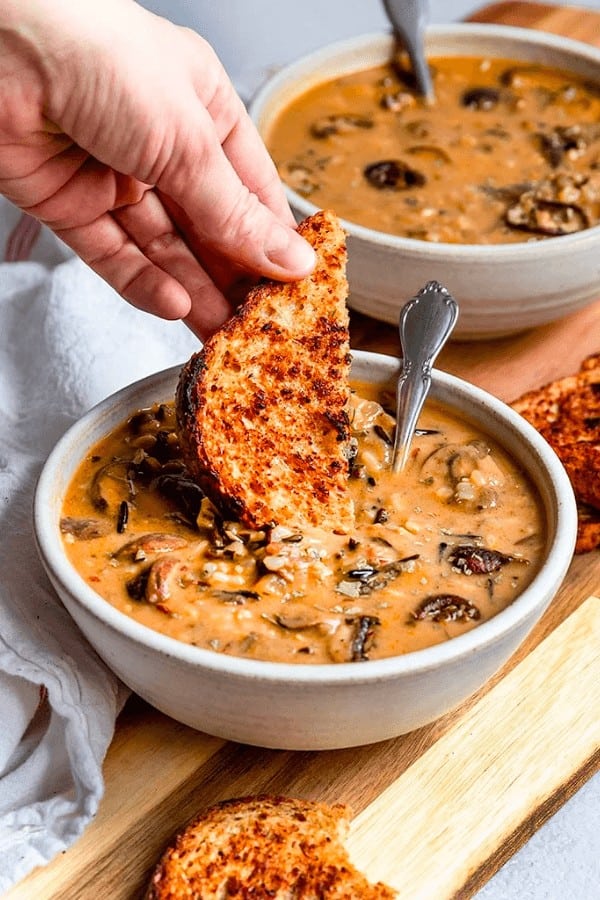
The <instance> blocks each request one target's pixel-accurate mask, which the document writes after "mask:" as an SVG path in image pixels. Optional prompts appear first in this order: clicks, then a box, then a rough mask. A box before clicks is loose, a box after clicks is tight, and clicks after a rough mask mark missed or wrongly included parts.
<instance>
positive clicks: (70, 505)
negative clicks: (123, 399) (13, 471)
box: [61, 384, 544, 663]
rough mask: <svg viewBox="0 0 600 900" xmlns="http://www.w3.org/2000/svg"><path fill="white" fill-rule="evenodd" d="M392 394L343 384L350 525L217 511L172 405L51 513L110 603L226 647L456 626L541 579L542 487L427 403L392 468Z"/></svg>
mask: <svg viewBox="0 0 600 900" xmlns="http://www.w3.org/2000/svg"><path fill="white" fill-rule="evenodd" d="M390 399H391V398H390V397H388V396H387V395H386V394H385V392H383V393H378V391H377V390H376V388H374V387H372V386H369V385H366V384H361V385H359V386H358V391H357V392H356V393H353V395H352V410H351V419H352V428H353V454H354V455H353V456H352V459H351V460H350V462H349V466H350V469H349V484H350V488H351V491H352V494H353V498H354V503H355V509H356V526H355V528H353V530H352V532H351V533H346V534H341V533H340V534H333V533H329V532H325V531H320V530H319V529H315V528H311V529H306V530H302V531H298V530H295V529H290V528H287V527H286V525H285V523H280V524H279V525H276V526H274V527H273V528H271V529H268V530H265V531H260V532H253V531H249V530H248V529H247V528H244V527H243V526H242V525H240V524H239V523H237V522H231V521H224V520H223V519H222V518H221V516H220V515H219V512H218V510H216V509H215V508H214V507H213V505H212V504H211V503H210V501H209V500H208V499H207V498H205V497H203V495H202V492H201V491H200V489H199V488H198V487H197V486H196V485H195V484H194V483H193V482H192V481H190V479H189V477H188V476H187V473H186V471H185V468H184V466H183V464H182V462H181V459H180V455H179V446H178V441H177V436H176V432H175V416H174V411H173V407H172V406H171V405H170V404H160V405H156V406H153V407H152V408H150V409H147V410H140V411H138V412H136V413H135V414H134V415H132V416H131V418H130V419H129V420H128V421H127V422H125V423H123V424H122V425H121V426H120V427H119V428H117V429H116V430H115V431H114V432H112V433H111V434H109V435H107V436H106V437H105V438H104V439H103V440H102V441H100V442H99V443H98V444H97V445H96V446H95V447H94V448H93V450H92V452H91V453H90V454H89V455H88V456H87V457H86V459H85V460H83V462H82V464H81V465H80V467H79V469H78V471H77V473H76V475H75V477H74V478H73V480H72V483H71V485H70V487H69V489H68V492H67V495H66V499H65V502H64V508H63V511H62V519H61V530H62V533H63V537H64V543H65V548H66V552H67V554H68V556H69V559H70V560H71V562H72V564H73V566H74V567H75V568H76V569H77V570H78V571H79V573H80V574H81V576H82V577H83V578H84V579H85V581H86V582H87V583H88V584H89V585H90V586H91V587H92V588H94V590H95V591H97V592H98V593H99V594H100V595H101V596H102V597H104V598H106V600H107V601H108V602H109V603H112V604H113V605H114V606H115V607H116V608H117V609H119V610H121V612H123V613H125V614H127V615H128V616H131V617H132V618H134V619H136V620H137V621H138V622H141V623H142V624H144V625H147V626H148V627H150V628H153V629H156V630H157V631H160V632H163V633H164V634H167V635H170V636H171V637H174V638H177V639H179V640H181V641H185V642H187V643H189V644H193V645H195V646H197V647H204V648H208V649H211V650H214V651H217V652H220V653H228V654H233V655H237V656H245V657H252V658H256V659H263V660H279V661H285V662H297V663H324V662H327V663H331V662H351V661H356V662H358V661H361V660H367V659H378V658H381V657H388V656H394V655H397V654H402V653H408V652H410V651H412V650H417V649H420V648H422V647H426V646H429V645H432V644H436V643H439V642H441V641H446V640H448V639H449V638H452V637H454V636H455V635H459V634H462V633H463V632H465V631H467V630H468V629H470V628H473V627H475V626H476V625H477V624H478V623H481V622H484V621H485V620H486V619H489V618H490V617H491V616H494V615H495V614H496V613H497V612H499V611H500V610H502V609H503V608H504V607H506V606H507V604H510V603H511V602H512V601H513V600H514V598H515V597H516V596H517V595H518V594H519V593H521V591H522V590H523V589H524V588H525V587H526V585H527V584H528V583H529V582H530V581H531V579H532V578H533V576H534V575H535V573H536V571H537V569H538V567H539V564H540V558H541V554H542V552H543V546H544V526H543V520H542V513H541V509H540V505H539V502H538V498H537V496H536V493H535V491H534V489H533V487H532V485H531V484H530V483H529V481H528V480H527V479H526V478H525V477H524V474H523V472H521V471H520V470H519V469H518V468H517V467H516V466H515V465H514V463H513V462H512V461H511V459H510V458H509V457H508V456H507V454H506V453H505V452H504V451H503V450H502V449H501V448H500V447H498V446H497V445H496V444H495V443H494V442H493V441H490V440H489V439H488V438H487V437H486V436H485V435H484V434H482V433H481V432H480V431H479V430H478V429H477V428H474V427H472V426H471V425H470V424H469V423H468V422H465V421H463V420H462V419H459V418H458V417H456V416H454V415H452V413H451V411H449V410H446V409H443V408H441V407H439V406H437V405H435V404H433V403H430V404H428V405H427V406H426V408H425V410H424V412H423V414H422V417H421V420H420V422H419V431H418V433H417V435H416V437H415V440H414V445H413V447H412V448H411V456H410V460H409V462H408V464H407V466H406V469H405V470H404V472H402V473H401V474H394V473H392V471H391V466H390V459H391V445H392V437H393V432H394V426H395V422H394V419H393V418H392V416H391V415H390V414H389V413H388V412H386V410H385V408H384V407H385V406H386V405H387V403H388V402H389V400H390ZM382 404H383V405H382Z"/></svg>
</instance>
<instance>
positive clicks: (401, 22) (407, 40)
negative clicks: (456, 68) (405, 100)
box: [383, 0, 434, 101]
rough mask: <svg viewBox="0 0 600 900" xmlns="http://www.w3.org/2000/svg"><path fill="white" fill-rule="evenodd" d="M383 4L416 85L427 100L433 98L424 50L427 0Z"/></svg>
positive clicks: (404, 0) (390, 0) (386, 0)
mask: <svg viewBox="0 0 600 900" xmlns="http://www.w3.org/2000/svg"><path fill="white" fill-rule="evenodd" d="M383 5H384V7H385V11H386V13H387V16H388V19H389V20H390V22H391V23H392V25H393V27H394V31H395V32H396V34H397V35H398V37H400V39H401V41H402V43H403V44H404V47H405V48H406V51H407V53H408V55H409V58H410V62H411V65H412V68H413V73H414V76H415V80H416V82H417V87H418V88H419V90H420V92H421V93H422V94H423V95H424V97H425V98H426V99H427V100H430V101H431V100H433V96H434V94H433V82H432V79H431V72H430V71H429V66H428V64H427V60H426V58H425V52H424V44H425V41H424V37H425V27H426V25H427V20H428V18H429V15H428V13H429V9H428V6H429V4H428V2H427V0H383Z"/></svg>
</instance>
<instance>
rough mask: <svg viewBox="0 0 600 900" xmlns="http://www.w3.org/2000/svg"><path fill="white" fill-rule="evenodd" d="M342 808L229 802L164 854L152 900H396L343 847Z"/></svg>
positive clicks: (292, 801) (266, 800)
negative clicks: (190, 899)
mask: <svg viewBox="0 0 600 900" xmlns="http://www.w3.org/2000/svg"><path fill="white" fill-rule="evenodd" d="M349 822H350V810H349V808H348V807H347V806H346V805H345V804H341V803H336V804H334V805H331V806H330V805H327V804H325V803H318V802H316V801H311V800H302V799H296V798H290V797H278V796H265V795H259V796H256V797H246V798H240V799H232V800H225V801H223V802H221V803H219V804H217V805H215V806H212V807H210V808H208V809H206V810H205V811H204V812H203V813H201V814H200V815H199V816H197V817H196V818H195V819H193V820H192V821H191V822H190V823H189V824H188V825H187V827H186V828H184V830H183V831H181V832H180V833H179V834H178V835H177V837H176V838H175V839H174V841H173V843H172V844H171V845H170V846H169V847H168V848H167V849H166V850H165V852H164V854H163V856H162V858H161V860H160V862H159V863H158V865H157V867H156V870H155V872H154V874H153V876H152V879H151V882H150V886H149V889H148V892H147V895H146V898H147V900H180V898H195V900H233V898H237V900H359V898H360V900H393V898H395V897H396V896H397V894H396V892H395V891H393V890H392V889H391V888H389V887H387V886H386V885H384V884H382V883H377V884H371V883H370V882H368V881H367V879H366V878H365V877H364V875H363V874H362V873H361V872H359V871H358V870H357V869H356V868H355V867H354V866H353V865H352V864H351V863H350V861H349V859H348V855H347V853H346V850H345V848H344V843H343V842H344V839H345V837H346V834H347V831H348V828H349Z"/></svg>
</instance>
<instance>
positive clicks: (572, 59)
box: [250, 23, 600, 339]
mask: <svg viewBox="0 0 600 900" xmlns="http://www.w3.org/2000/svg"><path fill="white" fill-rule="evenodd" d="M392 48H393V40H392V38H391V36H390V35H389V34H386V33H382V34H371V35H363V36H360V37H357V38H353V39H350V40H347V41H342V42H338V43H335V44H331V45H329V46H326V47H323V48H322V49H320V50H317V51H315V52H314V53H311V54H310V55H308V56H306V57H304V58H302V59H300V60H298V61H297V62H295V63H292V64H291V65H289V66H286V67H285V68H284V69H282V70H280V71H279V72H278V73H277V74H276V75H275V76H274V77H273V78H272V79H270V80H269V81H268V82H267V83H266V84H265V85H264V87H263V88H262V89H261V90H260V91H259V92H258V94H257V95H256V97H255V99H254V101H253V102H252V104H251V106H250V114H251V116H252V118H253V119H254V121H255V123H256V125H257V127H258V130H259V132H260V133H261V135H262V136H263V137H266V138H268V134H269V129H270V127H271V124H272V122H273V121H274V120H275V119H276V118H277V116H278V115H279V113H280V112H281V111H282V110H283V109H284V108H285V107H286V106H287V105H288V104H289V103H290V102H291V101H292V100H293V99H294V98H296V97H298V96H299V95H301V94H303V93H304V92H305V91H306V90H308V89H310V88H311V87H314V86H315V85H317V84H319V83H320V82H323V81H326V80H329V79H331V78H335V77H337V76H340V75H344V74H348V73H350V72H353V71H357V70H360V69H366V68H369V67H372V66H376V65H380V64H381V63H383V62H386V61H387V60H389V59H390V57H391V53H392ZM426 50H427V53H428V54H429V55H432V56H436V55H438V56H460V55H463V56H486V55H487V56H493V57H503V58H514V59H520V60H524V61H527V62H532V63H535V62H539V63H543V64H545V65H550V66H555V67H557V68H560V69H567V70H569V71H572V72H573V73H575V74H578V75H582V76H584V77H585V78H588V79H590V80H592V81H593V82H595V83H597V84H598V85H599V86H600V49H598V48H596V47H593V46H591V45H587V44H584V43H580V42H578V41H573V40H569V39H567V38H562V37H558V36H556V35H552V34H547V33H544V32H540V31H534V30H530V29H525V28H512V27H509V26H501V25H476V24H468V23H467V24H457V25H446V26H436V27H432V28H430V29H428V32H427V38H426ZM493 164H494V166H501V165H502V160H493ZM287 194H288V199H289V202H290V205H291V207H292V209H293V211H294V213H295V215H296V217H297V218H298V219H302V218H304V217H305V216H308V215H311V214H312V213H314V212H315V210H316V208H317V207H315V205H314V204H313V203H311V202H310V200H308V199H307V198H305V197H302V196H301V195H300V194H298V193H296V192H295V191H294V190H292V189H291V188H287ZM343 224H344V227H345V228H346V231H347V232H348V257H349V258H348V278H349V282H350V298H349V303H350V306H352V307H353V308H354V309H356V310H358V311H359V312H362V313H366V314H367V315H369V316H373V317H374V318H376V319H380V320H382V321H385V322H390V323H392V324H394V325H395V324H396V323H397V322H398V316H399V311H400V309H401V307H402V305H403V304H404V303H405V302H406V301H407V300H408V299H409V298H410V297H411V296H413V294H415V293H416V292H417V291H418V290H419V289H420V288H421V287H423V285H424V284H425V283H426V282H427V281H430V280H432V279H434V280H436V281H439V282H441V283H442V284H444V285H445V286H446V287H447V288H448V290H449V291H450V292H451V293H452V294H454V296H455V297H456V299H457V300H458V302H459V305H460V318H459V321H458V324H457V327H456V329H455V331H454V335H453V337H454V338H455V339H456V338H462V339H478V338H488V337H498V336H501V335H506V334H511V333H513V332H517V331H522V330H525V329H528V328H532V327H534V326H537V325H542V324H545V323H548V322H552V321H554V320H557V319H560V318H562V317H564V316H566V315H567V314H568V313H571V312H574V311H575V310H577V309H580V308H582V307H584V306H586V305H587V304H589V303H591V302H592V301H593V300H595V299H597V298H600V226H596V227H593V228H589V229H587V230H585V231H581V232H578V233H576V234H571V235H564V236H560V237H552V238H548V239H546V240H543V241H535V242H529V243H528V242H523V243H515V244H504V245H487V246H485V245H479V244H477V245H467V244H463V245H461V244H442V243H440V244H437V243H428V242H426V241H419V240H414V239H411V238H403V237H396V236H393V235H389V234H385V233H383V232H379V231H374V230H372V229H369V228H364V227H362V226H360V225H356V224H355V223H353V222H349V221H346V220H343Z"/></svg>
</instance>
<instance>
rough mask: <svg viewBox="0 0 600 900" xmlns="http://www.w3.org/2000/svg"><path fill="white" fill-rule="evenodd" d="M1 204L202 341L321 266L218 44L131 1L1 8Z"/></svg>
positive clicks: (37, 0)
mask: <svg viewBox="0 0 600 900" xmlns="http://www.w3.org/2000/svg"><path fill="white" fill-rule="evenodd" d="M0 193H2V194H4V195H5V196H7V197H8V198H9V199H10V200H11V201H12V202H13V203H15V204H16V205H17V206H19V207H21V208H22V209H24V210H27V212H29V213H30V214H31V215H33V216H35V217H36V218H38V219H40V220H41V221H42V222H44V223H45V224H46V225H48V226H49V227H50V228H51V229H52V230H53V231H55V232H56V234H57V235H58V236H59V237H60V238H61V239H62V240H63V241H64V242H65V243H66V244H68V245H69V246H70V247H72V249H73V250H74V251H75V252H76V253H77V254H78V255H79V256H80V257H81V258H82V259H83V260H84V261H85V262H86V263H88V264H89V265H90V266H91V268H93V269H94V270H95V271H96V272H97V273H98V274H99V275H101V276H102V277H103V278H104V279H105V280H106V281H108V282H109V283H110V284H111V285H112V286H113V287H114V288H116V290H117V291H118V292H119V293H120V294H122V296H123V297H124V298H125V299H126V300H128V301H129V302H130V303H132V304H133V305H134V306H136V307H138V308H140V309H143V310H146V311H147V312H150V313H153V314H155V315H158V316H162V317H164V318H167V319H178V318H184V319H185V320H186V322H187V323H188V324H189V326H190V327H191V328H192V329H193V330H194V331H195V332H196V334H198V335H199V337H201V338H204V337H206V336H207V335H208V334H210V333H211V332H212V331H213V330H214V329H215V328H217V327H218V326H219V325H220V324H221V323H222V322H223V321H224V320H225V319H226V318H227V316H228V315H229V313H230V312H231V304H230V299H229V298H231V297H232V296H233V295H234V294H235V288H236V285H237V284H239V282H240V281H241V282H244V281H246V280H247V279H248V278H256V277H257V276H268V277H272V278H277V279H280V280H293V279H294V278H299V277H302V276H303V275H306V274H308V272H309V271H310V270H311V269H312V266H313V264H314V254H313V251H312V249H311V248H310V247H309V245H308V244H307V243H306V242H305V241H303V240H302V238H300V237H299V235H298V234H297V233H296V232H295V229H294V225H295V223H294V220H293V217H292V214H291V212H290V209H289V206H288V204H287V201H286V199H285V194H284V192H283V188H282V186H281V183H280V180H279V177H278V175H277V172H276V169H275V166H274V165H273V163H272V161H271V159H270V157H269V155H268V153H267V151H266V149H265V148H264V146H263V144H262V141H261V139H260V138H259V136H258V133H257V132H256V130H255V128H254V125H253V124H252V122H251V121H250V119H249V117H248V115H247V113H246V111H245V109H244V106H243V104H242V102H241V100H240V99H239V98H238V96H237V95H236V93H235V91H234V89H233V87H232V85H231V83H230V81H229V79H228V77H227V75H226V73H225V71H224V69H223V67H222V66H221V64H220V62H219V61H218V59H217V57H216V55H215V54H214V52H213V51H212V49H211V48H210V46H209V45H208V44H207V43H206V41H204V40H203V39H202V38H201V37H199V36H198V35H197V34H195V33H194V32H192V31H189V30H187V29H183V28H179V27H177V26H175V25H173V24H171V23H170V22H168V21H166V20H164V19H161V18H159V17H157V16H154V15H153V14H151V13H149V12H147V11H146V10H144V9H142V8H141V7H140V6H138V5H137V4H136V3H135V2H133V0H103V2H102V3H98V2H97V0H78V2H77V3H73V2H72V0H0Z"/></svg>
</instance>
